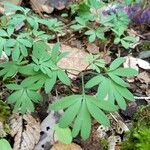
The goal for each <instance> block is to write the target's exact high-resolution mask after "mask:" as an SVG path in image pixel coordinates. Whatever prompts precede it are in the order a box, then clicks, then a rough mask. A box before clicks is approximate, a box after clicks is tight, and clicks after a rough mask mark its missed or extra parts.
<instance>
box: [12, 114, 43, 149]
mask: <svg viewBox="0 0 150 150" xmlns="http://www.w3.org/2000/svg"><path fill="white" fill-rule="evenodd" d="M10 126H11V128H12V130H11V136H12V137H14V146H13V149H14V150H33V149H34V147H35V145H36V144H37V143H38V141H39V138H40V123H39V122H38V121H37V120H36V119H35V118H34V117H33V116H31V115H30V114H27V115H22V116H21V115H19V114H12V116H11V117H10Z"/></svg>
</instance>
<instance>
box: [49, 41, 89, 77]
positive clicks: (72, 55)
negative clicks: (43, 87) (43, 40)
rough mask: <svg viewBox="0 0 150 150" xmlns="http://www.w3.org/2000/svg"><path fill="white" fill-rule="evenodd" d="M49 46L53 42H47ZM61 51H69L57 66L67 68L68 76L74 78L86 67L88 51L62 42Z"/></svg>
mask: <svg viewBox="0 0 150 150" xmlns="http://www.w3.org/2000/svg"><path fill="white" fill-rule="evenodd" d="M49 46H50V47H52V46H53V44H49ZM61 52H69V54H68V56H66V57H65V58H63V59H61V60H60V61H59V63H58V66H59V67H61V68H64V69H67V70H68V72H69V77H70V78H75V77H76V75H78V74H79V73H80V72H81V71H83V70H85V69H86V68H87V67H88V65H89V64H88V63H87V62H86V59H85V58H86V57H87V55H88V53H86V52H85V51H84V50H83V49H77V48H72V47H70V46H67V45H64V44H62V45H61Z"/></svg>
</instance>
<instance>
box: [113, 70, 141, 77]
mask: <svg viewBox="0 0 150 150" xmlns="http://www.w3.org/2000/svg"><path fill="white" fill-rule="evenodd" d="M111 73H113V74H115V75H118V76H123V77H133V76H136V75H138V72H137V71H136V70H135V69H132V68H118V69H116V70H114V71H113V72H111Z"/></svg>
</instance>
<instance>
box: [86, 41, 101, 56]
mask: <svg viewBox="0 0 150 150" xmlns="http://www.w3.org/2000/svg"><path fill="white" fill-rule="evenodd" d="M87 51H88V52H90V53H92V54H99V47H98V46H96V45H95V44H93V43H88V44H87Z"/></svg>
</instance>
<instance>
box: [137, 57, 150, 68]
mask: <svg viewBox="0 0 150 150" xmlns="http://www.w3.org/2000/svg"><path fill="white" fill-rule="evenodd" d="M137 64H138V66H139V67H140V68H142V69H145V70H149V69H150V63H148V62H147V61H145V60H142V59H140V58H137Z"/></svg>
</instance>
